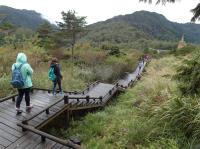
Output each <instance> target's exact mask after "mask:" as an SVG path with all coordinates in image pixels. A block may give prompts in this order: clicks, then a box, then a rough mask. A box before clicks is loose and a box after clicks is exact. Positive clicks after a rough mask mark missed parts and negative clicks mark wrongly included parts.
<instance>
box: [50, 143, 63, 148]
mask: <svg viewBox="0 0 200 149" xmlns="http://www.w3.org/2000/svg"><path fill="white" fill-rule="evenodd" d="M62 147H63V145H61V144H58V143H56V144H55V145H54V146H53V147H52V149H61V148H62Z"/></svg>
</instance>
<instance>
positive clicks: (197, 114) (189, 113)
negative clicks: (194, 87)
mask: <svg viewBox="0 0 200 149" xmlns="http://www.w3.org/2000/svg"><path fill="white" fill-rule="evenodd" d="M153 115H154V117H156V119H158V120H159V121H157V124H158V125H161V126H165V129H164V133H165V134H172V136H173V135H174V136H178V135H179V137H181V138H179V139H180V140H181V141H180V142H179V143H181V144H179V145H180V146H181V145H183V144H186V143H187V142H194V143H195V142H196V141H198V140H199V139H200V107H199V102H198V99H197V98H194V99H191V98H185V97H174V98H171V99H170V100H169V101H168V102H166V103H165V104H163V105H162V106H160V107H157V109H155V112H154V113H153Z"/></svg>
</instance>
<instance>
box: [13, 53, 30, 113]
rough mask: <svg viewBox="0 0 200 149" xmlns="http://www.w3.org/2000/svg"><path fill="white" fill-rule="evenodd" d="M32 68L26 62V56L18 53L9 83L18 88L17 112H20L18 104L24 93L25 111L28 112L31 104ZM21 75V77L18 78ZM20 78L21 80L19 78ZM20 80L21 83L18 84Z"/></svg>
mask: <svg viewBox="0 0 200 149" xmlns="http://www.w3.org/2000/svg"><path fill="white" fill-rule="evenodd" d="M32 74H33V69H32V68H31V66H30V64H28V62H27V57H26V55H25V54H24V53H18V55H17V59H16V63H14V64H13V65H12V81H11V84H12V85H13V87H14V88H17V90H18V97H17V101H16V111H17V114H20V113H22V110H21V109H20V104H21V101H22V99H23V96H24V94H25V101H26V111H28V112H30V110H31V109H32V108H33V105H31V104H30V91H31V87H32V86H33V85H32V80H31V76H32ZM20 76H21V78H20ZM20 79H21V80H20ZM20 81H21V84H19V83H20Z"/></svg>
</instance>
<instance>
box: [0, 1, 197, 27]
mask: <svg viewBox="0 0 200 149" xmlns="http://www.w3.org/2000/svg"><path fill="white" fill-rule="evenodd" d="M198 2H199V0H180V1H179V2H177V3H175V4H166V5H165V6H163V5H155V4H151V5H149V4H144V3H142V2H139V0H0V5H7V6H10V7H13V8H17V9H28V10H35V11H37V12H39V13H41V14H42V15H43V16H44V17H45V18H47V19H48V20H50V21H51V22H55V21H61V11H65V12H67V11H68V10H75V11H76V12H77V13H78V14H77V15H78V16H87V19H86V20H87V22H88V24H91V23H95V22H98V21H104V20H106V19H109V18H112V17H114V16H117V15H124V14H131V13H133V12H135V11H139V10H147V11H152V12H158V13H161V14H163V15H164V16H166V18H167V19H169V20H171V21H174V22H179V23H185V22H190V19H191V17H192V13H191V12H190V10H191V9H192V8H194V7H195V6H196V5H197V4H198ZM197 23H198V22H197Z"/></svg>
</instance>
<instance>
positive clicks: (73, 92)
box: [33, 87, 82, 94]
mask: <svg viewBox="0 0 200 149" xmlns="http://www.w3.org/2000/svg"><path fill="white" fill-rule="evenodd" d="M33 90H42V91H48V92H50V91H52V89H46V88H39V87H33ZM63 92H64V93H69V94H81V93H82V91H63Z"/></svg>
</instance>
